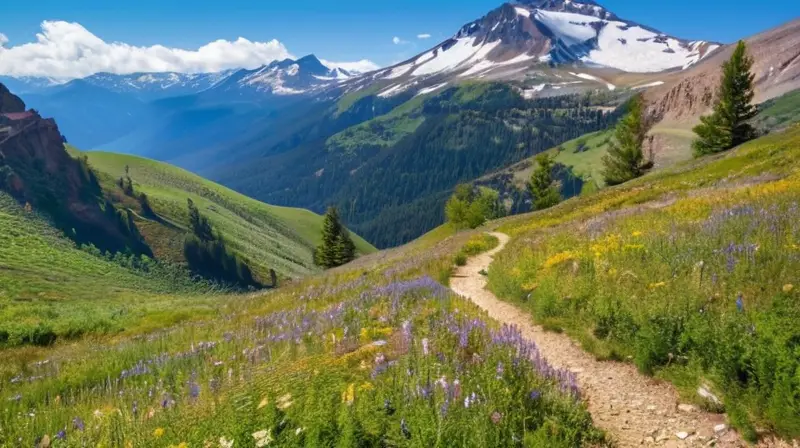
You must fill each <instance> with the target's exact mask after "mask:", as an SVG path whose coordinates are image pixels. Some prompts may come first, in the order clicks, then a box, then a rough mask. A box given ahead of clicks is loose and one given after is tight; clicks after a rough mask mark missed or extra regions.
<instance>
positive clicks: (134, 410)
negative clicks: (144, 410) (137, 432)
mask: <svg viewBox="0 0 800 448" xmlns="http://www.w3.org/2000/svg"><path fill="white" fill-rule="evenodd" d="M131 412H132V413H133V416H134V417H136V416H137V415H138V414H139V402H137V401H134V402H133V406H131Z"/></svg>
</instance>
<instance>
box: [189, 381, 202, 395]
mask: <svg viewBox="0 0 800 448" xmlns="http://www.w3.org/2000/svg"><path fill="white" fill-rule="evenodd" d="M189 396H190V397H192V398H197V397H199V396H200V386H199V385H198V384H197V383H195V382H194V381H192V382H191V384H189Z"/></svg>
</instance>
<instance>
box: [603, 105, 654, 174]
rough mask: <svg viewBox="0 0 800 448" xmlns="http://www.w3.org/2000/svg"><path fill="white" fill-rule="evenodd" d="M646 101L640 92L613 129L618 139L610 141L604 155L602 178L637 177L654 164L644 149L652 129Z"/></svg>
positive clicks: (615, 137)
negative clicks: (645, 110)
mask: <svg viewBox="0 0 800 448" xmlns="http://www.w3.org/2000/svg"><path fill="white" fill-rule="evenodd" d="M643 103H644V101H643V100H642V97H641V95H637V96H636V97H634V98H633V99H632V100H631V102H630V105H629V110H628V113H627V114H626V115H625V116H624V117H623V118H622V120H620V122H619V123H618V124H617V127H616V129H615V130H614V140H615V141H610V142H609V149H608V154H607V155H606V156H605V157H603V166H604V167H605V169H604V171H603V178H604V179H605V181H606V183H607V184H608V185H619V184H621V183H624V182H627V181H629V180H631V179H635V178H637V177H639V176H641V175H642V174H644V173H645V171H647V170H648V169H649V168H651V167H652V161H649V160H645V157H644V151H643V146H644V140H645V138H646V136H647V131H648V129H649V126H648V124H647V120H646V118H645V116H644V104H643Z"/></svg>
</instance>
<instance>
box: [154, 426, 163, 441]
mask: <svg viewBox="0 0 800 448" xmlns="http://www.w3.org/2000/svg"><path fill="white" fill-rule="evenodd" d="M163 435H164V428H156V429H155V431H153V437H155V438H156V439H158V438H160V437H161V436H163Z"/></svg>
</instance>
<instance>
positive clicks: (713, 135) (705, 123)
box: [692, 41, 758, 156]
mask: <svg viewBox="0 0 800 448" xmlns="http://www.w3.org/2000/svg"><path fill="white" fill-rule="evenodd" d="M752 67H753V59H752V58H751V57H749V56H747V46H746V45H745V43H744V42H743V41H739V44H738V45H737V46H736V49H735V50H734V51H733V55H731V58H730V59H729V60H727V61H726V62H725V63H724V64H723V65H722V81H721V83H720V86H719V91H718V93H717V102H716V103H715V104H714V112H713V113H712V114H711V115H710V116H708V117H702V118H701V123H700V124H699V125H697V126H696V127H695V128H694V132H695V134H697V139H696V140H695V141H694V142H693V143H692V148H693V149H694V152H695V155H696V156H702V155H706V154H713V153H718V152H722V151H727V150H729V149H731V148H733V147H735V146H738V145H741V144H742V143H744V142H746V141H748V140H751V139H753V138H754V137H755V130H754V129H753V127H752V126H751V125H750V124H749V123H748V122H747V121H748V120H750V119H751V118H753V117H755V116H756V114H757V113H758V110H757V109H756V107H755V106H754V105H753V104H752V103H753V97H754V95H755V94H754V92H753V80H754V79H755V75H754V74H752V73H751V69H752Z"/></svg>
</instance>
